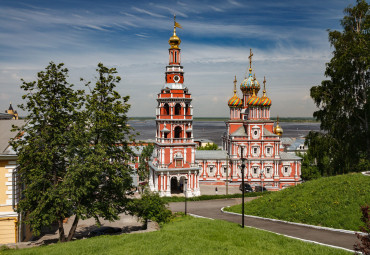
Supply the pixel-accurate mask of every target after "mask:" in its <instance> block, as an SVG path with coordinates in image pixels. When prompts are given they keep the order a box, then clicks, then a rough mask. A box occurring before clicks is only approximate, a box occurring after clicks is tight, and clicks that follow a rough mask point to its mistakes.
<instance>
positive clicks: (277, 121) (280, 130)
mask: <svg viewBox="0 0 370 255" xmlns="http://www.w3.org/2000/svg"><path fill="white" fill-rule="evenodd" d="M274 133H275V134H277V135H278V136H282V135H283V129H282V128H281V127H280V126H279V116H277V120H276V127H275V128H274Z"/></svg>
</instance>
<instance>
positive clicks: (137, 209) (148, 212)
mask: <svg viewBox="0 0 370 255" xmlns="http://www.w3.org/2000/svg"><path fill="white" fill-rule="evenodd" d="M129 212H130V214H131V215H135V216H137V217H139V218H141V219H142V220H143V223H144V228H147V225H148V220H152V221H155V222H158V223H167V222H169V221H170V220H171V218H172V212H171V211H170V210H168V209H167V208H166V203H165V202H164V201H163V200H162V199H161V198H160V196H159V195H158V194H157V193H154V192H150V191H148V190H147V189H146V190H144V192H143V194H142V196H141V199H134V200H132V201H131V203H130V205H129Z"/></svg>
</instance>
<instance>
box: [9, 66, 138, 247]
mask: <svg viewBox="0 0 370 255" xmlns="http://www.w3.org/2000/svg"><path fill="white" fill-rule="evenodd" d="M97 71H98V74H99V78H98V80H97V82H96V86H95V87H94V88H93V89H91V90H90V94H85V93H84V92H83V91H74V90H73V89H72V85H70V84H69V83H68V82H67V80H66V78H67V76H68V70H67V69H65V68H63V64H59V65H55V64H54V63H52V62H51V63H50V64H49V66H48V67H47V68H46V71H42V72H39V73H38V80H37V82H36V81H33V82H29V83H27V82H25V81H23V85H22V86H21V87H22V88H23V89H24V90H25V91H26V92H27V94H26V95H24V96H23V99H26V100H27V103H26V105H21V106H20V108H21V109H23V110H25V111H26V112H29V115H28V116H27V119H28V120H29V122H28V125H26V126H25V127H24V128H23V130H22V132H23V134H24V135H23V136H22V138H21V139H16V140H14V141H13V142H12V146H13V147H14V148H15V150H16V151H17V153H18V162H17V163H18V174H19V177H20V178H19V180H20V182H19V185H20V186H22V187H24V189H23V190H22V199H21V200H20V202H19V208H18V211H19V212H20V213H22V214H24V215H27V217H23V218H24V219H25V223H26V224H30V226H31V228H32V230H33V233H34V234H35V235H38V234H39V233H40V230H41V227H43V226H49V225H51V224H52V223H54V222H58V228H59V240H60V241H62V242H63V241H66V240H68V241H69V240H71V239H72V237H73V235H74V232H75V229H76V227H77V224H78V220H79V219H80V218H89V217H94V218H95V219H98V217H103V218H104V219H108V220H114V219H117V218H118V214H119V213H120V212H122V211H123V210H124V206H125V203H126V200H127V199H126V196H125V193H126V191H127V190H129V189H130V188H131V182H132V179H131V177H130V173H131V168H130V167H129V166H128V164H127V162H128V159H129V158H130V155H131V151H130V150H129V149H128V146H127V142H126V140H127V137H128V138H130V135H129V131H130V129H129V128H128V127H127V126H126V123H127V117H126V113H127V111H128V109H129V105H128V104H127V103H126V102H127V100H128V97H124V98H121V96H120V95H119V94H118V93H117V92H115V91H114V90H113V89H114V87H115V86H116V85H115V83H117V82H119V80H120V78H119V77H118V76H115V73H116V71H115V69H108V68H106V67H104V66H103V65H102V64H99V65H98V69H97ZM88 85H89V83H88ZM71 215H76V217H75V220H74V222H73V225H72V228H71V230H70V232H69V234H68V237H67V239H66V237H65V235H64V227H63V220H64V218H67V217H70V216H71Z"/></svg>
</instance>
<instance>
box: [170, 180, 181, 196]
mask: <svg viewBox="0 0 370 255" xmlns="http://www.w3.org/2000/svg"><path fill="white" fill-rule="evenodd" d="M180 193H181V189H180V183H179V182H178V181H177V177H176V176H174V177H171V194H180Z"/></svg>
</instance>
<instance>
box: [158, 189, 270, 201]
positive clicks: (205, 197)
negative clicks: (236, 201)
mask: <svg viewBox="0 0 370 255" xmlns="http://www.w3.org/2000/svg"><path fill="white" fill-rule="evenodd" d="M268 193H270V192H269V191H264V192H247V193H244V197H259V196H264V195H267V194H268ZM240 197H242V194H241V193H236V194H229V195H201V196H198V197H188V198H187V200H188V201H203V200H214V199H227V198H240ZM161 199H162V200H163V201H165V202H166V203H170V202H184V201H185V197H162V198H161Z"/></svg>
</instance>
